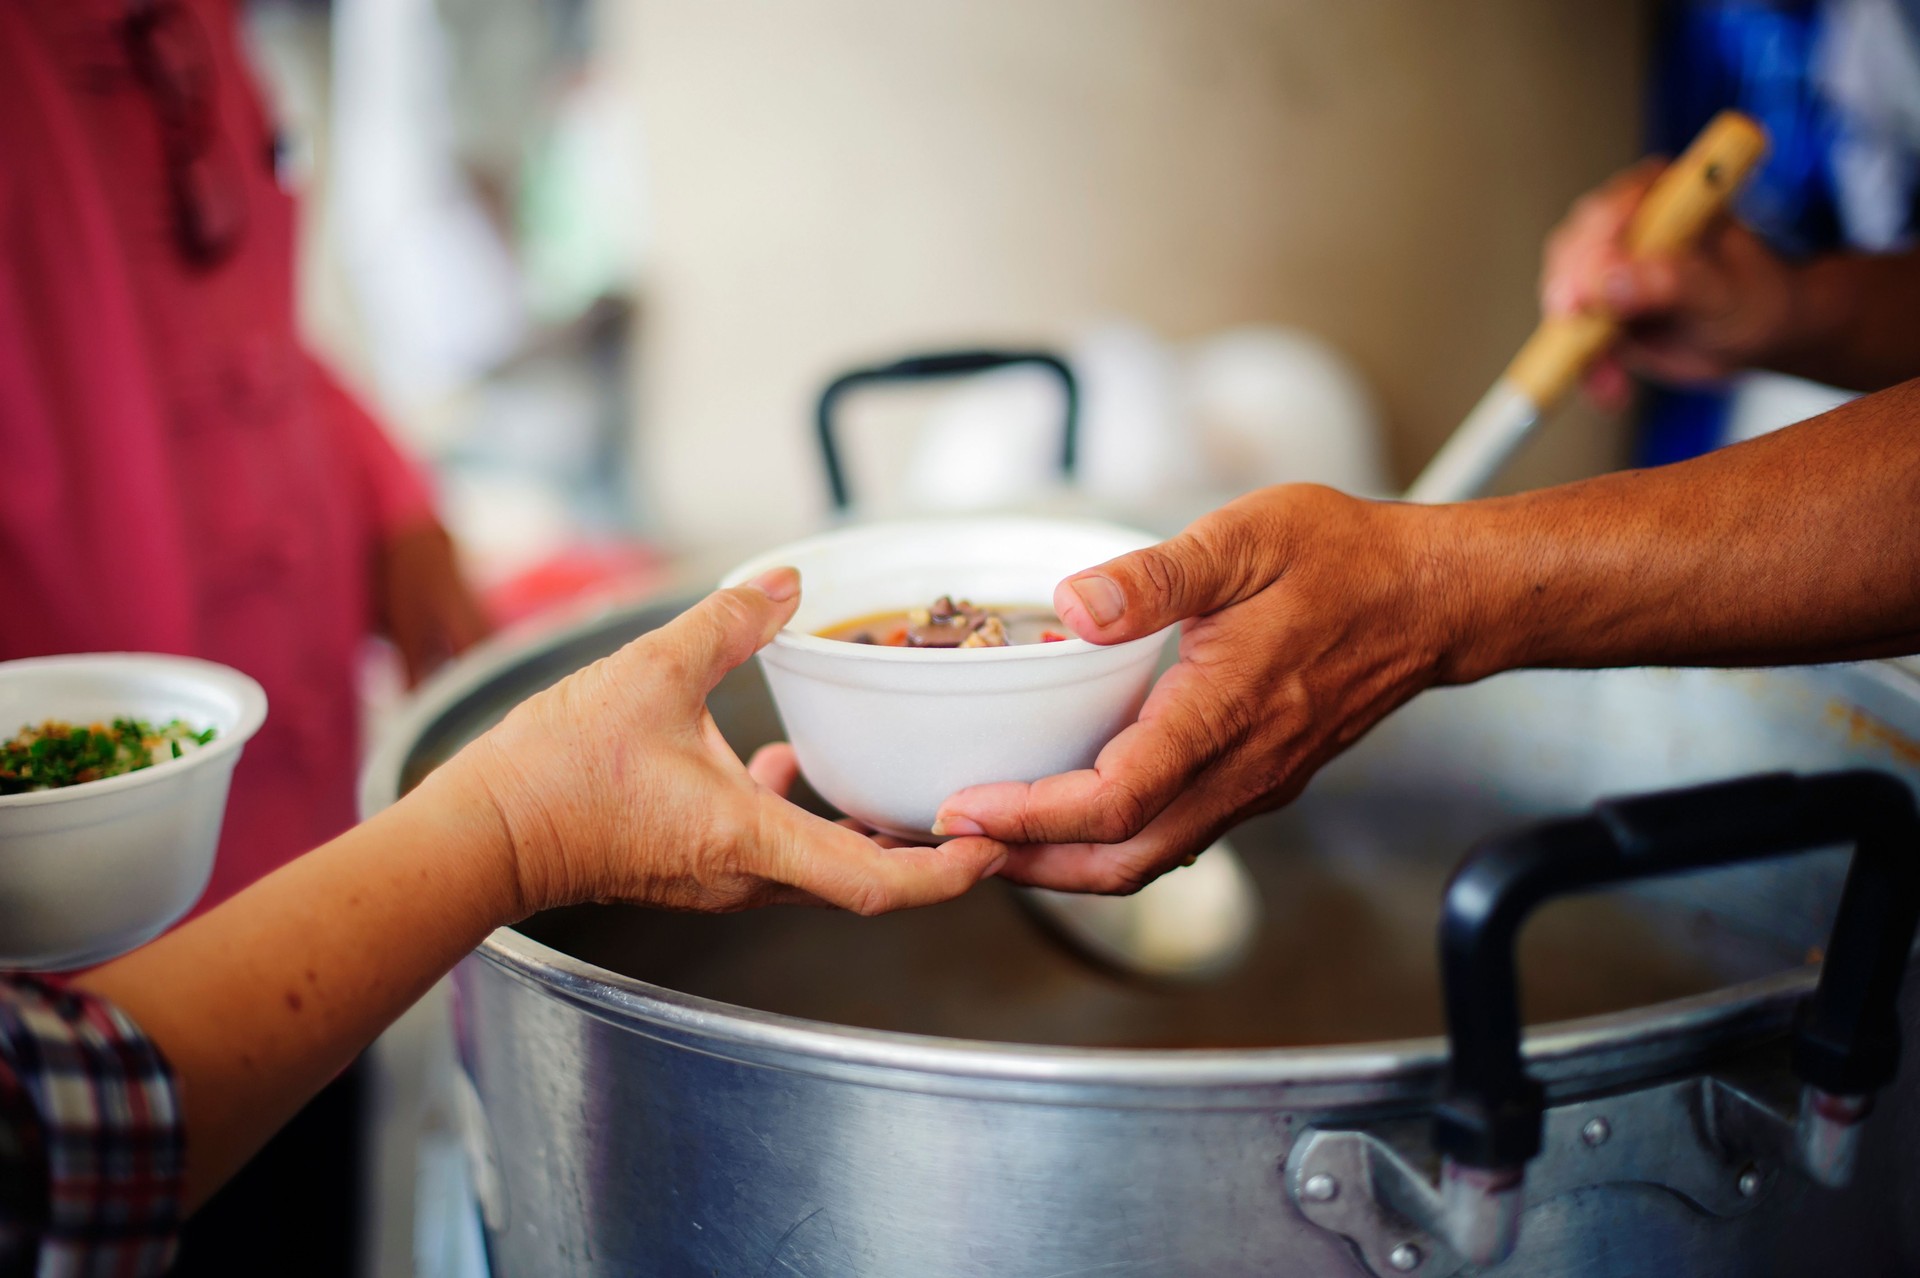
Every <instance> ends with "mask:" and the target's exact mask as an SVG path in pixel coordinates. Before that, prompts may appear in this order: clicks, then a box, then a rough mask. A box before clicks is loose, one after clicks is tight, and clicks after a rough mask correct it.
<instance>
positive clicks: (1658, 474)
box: [1436, 383, 1920, 680]
mask: <svg viewBox="0 0 1920 1278" xmlns="http://www.w3.org/2000/svg"><path fill="white" fill-rule="evenodd" d="M1916 515H1920V383H1909V384H1907V385H1904V386H1900V387H1896V388H1895V389H1893V390H1890V391H1886V392H1883V393H1881V394H1879V395H1875V396H1871V397H1869V398H1867V399H1863V400H1860V401H1857V402H1855V403H1853V404H1850V405H1847V406H1845V407H1843V408H1841V409H1838V410H1836V411H1834V412H1832V413H1829V414H1827V415H1825V416H1823V417H1820V418H1817V419H1815V420H1813V421H1811V422H1807V423H1804V424H1802V425H1800V426H1796V427H1793V428H1790V429H1789V430H1786V431H1782V432H1779V433H1777V434H1774V435H1770V436H1767V437H1764V438H1762V439H1759V440H1755V441H1753V442H1751V443H1748V444H1742V445H1739V446H1737V447H1733V448H1728V449H1723V450H1721V451H1719V452H1716V453H1713V454H1710V455H1708V456H1706V457H1702V458H1698V459H1695V460H1693V461H1690V462H1685V463H1682V464H1679V465H1675V466H1669V467H1663V468H1661V469H1658V470H1649V471H1628V472H1622V473H1619V474H1615V475H1607V476H1602V477H1600V478H1597V479H1593V480H1588V481H1586V482H1583V483H1579V484H1570V485H1566V486H1564V487H1561V488H1554V489H1547V490H1543V491H1541V492H1537V493H1529V494H1523V495H1521V496H1518V497H1512V498H1505V499H1500V500H1495V501H1487V502H1476V503H1470V504H1466V505H1462V506H1457V507H1451V508H1447V509H1446V510H1444V511H1441V512H1436V518H1437V519H1438V521H1439V526H1440V527H1441V529H1442V530H1443V535H1444V536H1445V538H1446V539H1447V543H1448V545H1449V547H1450V549H1449V555H1450V558H1451V561H1452V563H1453V568H1452V571H1451V574H1450V577H1451V579H1452V580H1454V581H1456V582H1457V583H1458V589H1459V592H1460V594H1459V604H1460V607H1459V610H1458V613H1457V620H1456V627H1457V632H1458V636H1459V637H1458V640H1457V642H1456V644H1455V648H1454V651H1453V653H1452V654H1451V658H1450V661H1449V664H1448V666H1447V670H1446V673H1447V677H1449V678H1451V679H1459V680H1465V679H1473V678H1479V677H1483V676H1485V675H1487V674H1491V673H1495V672H1497V671H1499V670H1503V669H1510V668H1515V667H1522V666H1572V667H1599V666H1616V665H1641V664H1694V665H1700V664H1708V665H1759V664H1772V663H1783V662H1807V661H1823V660H1838V659H1844V658H1854V657H1865V656H1884V655H1892V654H1895V653H1901V652H1911V651H1915V650H1920V518H1916Z"/></svg>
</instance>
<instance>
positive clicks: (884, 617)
mask: <svg viewBox="0 0 1920 1278" xmlns="http://www.w3.org/2000/svg"><path fill="white" fill-rule="evenodd" d="M818 633H819V635H820V637H821V638H823V639H840V640H844V641H845V642H847V643H867V644H877V645H880V646H882V647H888V648H1009V647H1012V646H1014V645H1016V644H1029V643H1058V642H1060V641H1061V640H1063V639H1065V638H1067V637H1068V636H1067V628H1066V627H1065V626H1064V625H1062V624H1061V621H1060V618H1058V617H1056V616H1055V615H1054V614H1053V610H1052V609H1051V608H1040V607H1033V606H1026V605H1017V604H1016V605H1010V606H1002V605H998V604H995V605H990V606H982V605H980V604H976V603H972V602H970V601H969V600H966V599H962V600H960V601H958V602H957V603H956V602H955V601H954V599H953V597H952V596H951V595H941V596H940V597H939V598H938V599H936V600H934V601H933V603H932V605H931V606H929V607H926V608H903V609H900V610H897V611H893V612H875V613H869V614H867V615H866V616H864V617H855V618H853V619H852V620H850V621H843V622H840V623H839V624H838V625H833V626H828V627H827V628H826V629H824V630H821V631H819V632H818Z"/></svg>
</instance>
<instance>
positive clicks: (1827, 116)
mask: <svg viewBox="0 0 1920 1278" xmlns="http://www.w3.org/2000/svg"><path fill="white" fill-rule="evenodd" d="M1821 26H1822V11H1821V7H1820V5H1819V4H1817V3H1811V2H1801V3H1763V2H1762V0H1686V2H1685V3H1680V4H1675V5H1673V6H1671V7H1669V8H1668V9H1667V10H1666V11H1665V21H1664V23H1663V26H1662V30H1661V32H1660V37H1659V41H1658V44H1657V46H1656V48H1657V52H1656V54H1655V58H1656V62H1655V68H1654V76H1653V78H1652V101H1651V103H1650V104H1649V110H1648V113H1647V114H1648V124H1649V128H1648V134H1649V136H1648V142H1649V145H1650V147H1651V149H1653V150H1656V151H1661V152H1664V153H1666V154H1668V155H1674V154H1677V153H1679V152H1680V151H1681V150H1682V149H1684V148H1685V146H1686V145H1687V142H1688V141H1689V140H1690V139H1692V137H1693V135H1694V134H1696V133H1698V132H1699V131H1700V129H1701V127H1702V126H1704V125H1705V124H1706V122H1707V121H1708V120H1710V119H1712V118H1713V115H1714V113H1715V112H1717V111H1720V110H1722V109H1723V108H1726V107H1735V108H1738V109H1739V110H1741V111H1744V112H1746V113H1747V114H1748V115H1751V116H1753V117H1754V118H1755V119H1757V120H1759V121H1760V123H1761V124H1763V125H1765V126H1766V129H1767V133H1768V134H1769V136H1770V137H1771V138H1772V141H1773V145H1772V148H1771V149H1770V151H1769V152H1768V155H1767V160H1766V163H1765V164H1763V165H1762V166H1761V168H1760V171H1759V172H1758V173H1756V174H1755V175H1754V177H1753V179H1752V180H1751V181H1750V183H1749V184H1748V186H1747V188H1746V190H1745V191H1744V192H1743V193H1742V195H1741V198H1740V205H1739V207H1740V214H1741V216H1742V217H1743V218H1744V219H1746V221H1747V222H1748V223H1749V224H1750V225H1751V226H1753V227H1754V229H1755V230H1757V231H1759V232H1760V234H1761V235H1763V236H1765V237H1766V238H1767V240H1768V241H1769V242H1771V243H1772V244H1773V245H1774V246H1775V247H1777V248H1779V249H1780V250H1781V251H1782V252H1784V253H1789V254H1796V255H1798V254H1805V253H1812V252H1819V251H1822V250H1826V249H1830V248H1833V247H1835V246H1836V245H1837V244H1838V243H1839V242H1840V224H1839V218H1838V215H1837V212H1836V201H1835V194H1834V183H1833V172H1832V166H1831V163H1830V156H1831V154H1832V147H1833V142H1834V138H1835V136H1836V133H1837V124H1836V122H1835V119H1834V116H1833V113H1832V111H1831V109H1830V108H1829V107H1828V106H1827V104H1826V102H1825V101H1824V99H1823V98H1822V96H1821V94H1820V91H1819V89H1818V86H1817V85H1816V84H1815V83H1814V80H1813V74H1812V67H1813V52H1814V49H1815V48H1816V46H1817V44H1818V41H1819V39H1820V33H1821ZM1727 400H1728V395H1727V393H1726V392H1725V391H1724V390H1722V389H1717V388H1695V389H1686V390H1678V389H1676V390H1668V389H1654V390H1651V391H1650V392H1649V393H1648V394H1647V395H1646V396H1645V397H1644V398H1643V400H1642V411H1641V419H1640V430H1639V433H1638V440H1637V445H1636V448H1635V461H1636V463H1637V464H1639V465H1659V464H1661V463H1664V462H1670V461H1680V460H1683V459H1684V458H1687V457H1693V456H1697V455H1699V454H1700V453H1704V452H1707V451H1709V450H1710V449H1712V448H1715V447H1717V446H1718V445H1719V444H1720V442H1721V441H1722V439H1724V437H1725V434H1726V418H1727Z"/></svg>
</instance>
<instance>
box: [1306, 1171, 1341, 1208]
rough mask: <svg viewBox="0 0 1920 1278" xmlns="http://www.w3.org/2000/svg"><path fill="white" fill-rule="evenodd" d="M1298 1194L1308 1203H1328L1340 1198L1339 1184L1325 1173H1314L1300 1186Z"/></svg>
mask: <svg viewBox="0 0 1920 1278" xmlns="http://www.w3.org/2000/svg"><path fill="white" fill-rule="evenodd" d="M1300 1193H1301V1194H1302V1195H1303V1196H1305V1197H1306V1198H1307V1199H1308V1200H1309V1201H1312V1202H1316V1203H1330V1202H1332V1201H1333V1200H1334V1199H1335V1198H1338V1197H1339V1196H1340V1182H1339V1181H1337V1180H1335V1179H1334V1178H1333V1177H1331V1176H1329V1175H1327V1174H1326V1173H1325V1172H1315V1173H1314V1174H1313V1175H1311V1176H1309V1177H1307V1179H1306V1182H1305V1183H1304V1184H1302V1185H1301V1186H1300Z"/></svg>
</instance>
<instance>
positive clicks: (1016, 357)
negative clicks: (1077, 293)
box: [815, 350, 1080, 510]
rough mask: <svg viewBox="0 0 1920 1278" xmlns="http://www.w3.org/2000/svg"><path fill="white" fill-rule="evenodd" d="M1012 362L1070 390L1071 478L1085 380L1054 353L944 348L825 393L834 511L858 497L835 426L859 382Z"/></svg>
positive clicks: (844, 377)
mask: <svg viewBox="0 0 1920 1278" xmlns="http://www.w3.org/2000/svg"><path fill="white" fill-rule="evenodd" d="M1010 364H1033V365H1036V366H1038V367H1040V368H1045V369H1050V370H1052V371H1053V373H1055V374H1056V375H1057V376H1058V377H1059V378H1060V387H1061V389H1062V390H1063V391H1065V392H1066V414H1065V416H1066V420H1065V422H1064V423H1063V426H1062V429H1061V432H1060V473H1061V474H1062V475H1066V476H1068V477H1071V476H1072V475H1073V468H1074V464H1075V456H1076V454H1077V452H1078V450H1079V445H1080V383H1079V381H1078V379H1076V378H1075V377H1074V375H1073V370H1072V369H1071V368H1068V367H1067V362H1066V361H1065V360H1063V359H1061V358H1060V357H1059V356H1058V355H1055V354H1053V353H1051V352H1049V351H1038V350H1033V351H1018V350H1015V351H994V350H972V351H939V352H935V353H933V354H928V355H909V356H907V357H906V358H905V359H898V360H895V361H894V362H893V363H891V364H874V365H871V366H869V367H867V368H856V369H853V370H852V371H850V372H845V373H842V374H840V376H838V377H836V378H834V379H833V380H832V381H830V382H828V383H827V388H826V389H825V390H823V391H821V392H820V405H819V408H818V410H817V411H816V413H815V424H816V425H817V427H818V429H819V432H820V458H821V460H822V461H823V462H824V463H825V465H826V470H827V487H828V488H829V489H831V490H832V492H833V505H834V509H836V510H845V509H846V508H847V507H848V506H850V505H851V504H852V503H853V498H852V496H851V495H849V493H848V492H847V475H846V471H845V470H844V469H843V468H842V467H841V465H840V447H839V444H838V442H837V441H836V439H835V435H834V428H833V421H834V412H835V410H836V408H837V407H838V406H839V403H840V399H841V397H842V396H843V395H845V394H846V393H847V392H848V391H850V390H852V389H854V388H855V387H858V386H873V385H878V384H881V383H885V382H922V381H931V380H935V379H938V378H944V377H965V376H967V375H969V374H972V373H984V372H987V371H989V370H991V369H995V368H1005V367H1007V366H1008V365H1010Z"/></svg>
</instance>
